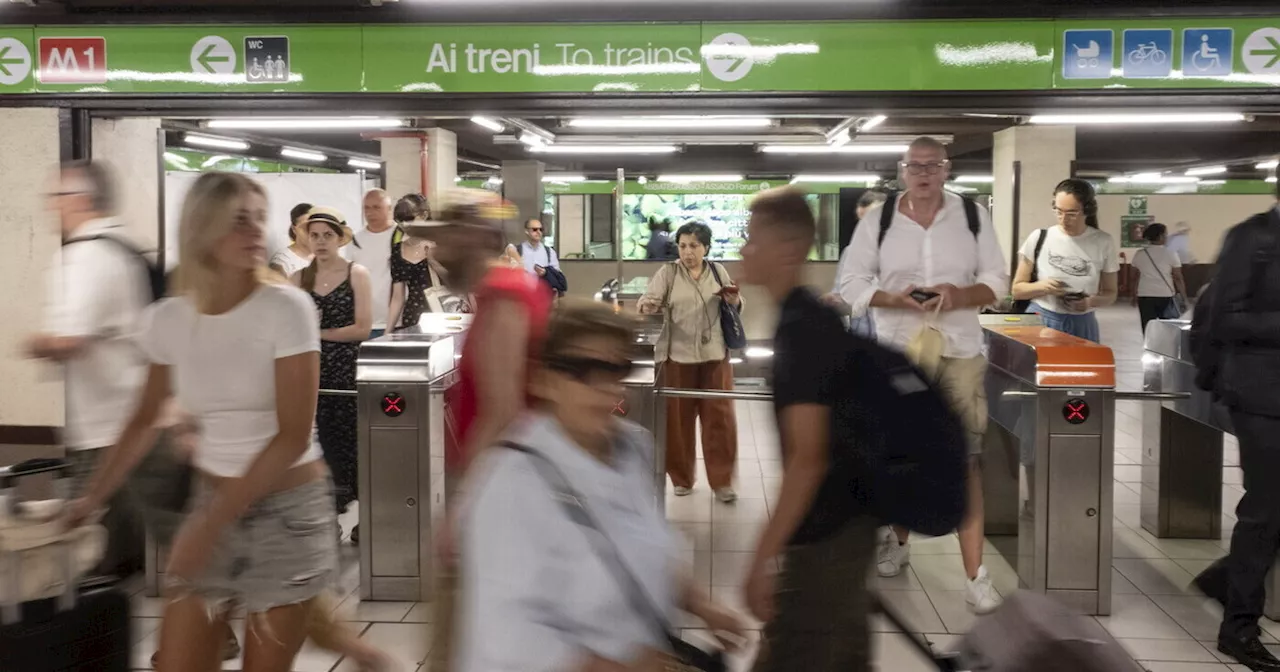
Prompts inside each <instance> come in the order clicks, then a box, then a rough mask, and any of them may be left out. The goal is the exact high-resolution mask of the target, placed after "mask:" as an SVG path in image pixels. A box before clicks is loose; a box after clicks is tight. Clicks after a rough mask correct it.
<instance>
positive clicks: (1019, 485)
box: [983, 315, 1115, 615]
mask: <svg viewBox="0 0 1280 672" xmlns="http://www.w3.org/2000/svg"><path fill="white" fill-rule="evenodd" d="M1037 322H1038V320H1035V319H1033V318H1031V317H1029V316H1004V315H993V316H984V318H983V323H984V326H985V327H986V329H985V335H986V349H987V356H988V360H989V362H990V365H989V367H988V369H987V377H986V392H987V397H988V404H989V409H990V410H989V415H990V423H989V426H988V429H987V434H986V440H985V444H984V463H985V465H986V467H985V468H984V470H983V478H984V490H985V492H986V495H987V498H986V511H987V517H988V519H989V520H991V522H992V524H991V528H990V529H988V531H987V536H988V538H989V539H990V540H991V541H992V543H993V544H994V545H995V546H996V548H997V549H999V550H1000V552H1001V554H1002V555H1004V556H1005V558H1006V559H1007V560H1008V561H1009V564H1010V565H1012V566H1013V567H1014V568H1015V569H1016V570H1017V573H1018V581H1019V584H1020V586H1021V587H1022V588H1024V589H1028V590H1033V591H1036V592H1039V593H1044V594H1048V595H1050V596H1052V597H1054V598H1057V599H1058V600H1060V601H1062V602H1063V603H1064V604H1067V605H1069V606H1071V607H1072V608H1074V609H1076V610H1078V611H1079V612H1081V613H1084V614H1091V615H1106V614H1109V613H1110V612H1111V543H1112V540H1111V532H1112V525H1113V523H1112V485H1113V462H1114V460H1113V459H1112V456H1113V446H1114V433H1113V426H1112V422H1113V412H1114V407H1115V360H1114V358H1113V356H1112V353H1111V350H1110V349H1109V348H1106V347H1103V346H1101V345H1097V344H1095V343H1090V342H1088V341H1084V340H1082V339H1078V338H1075V337H1073V336H1068V335H1066V334H1063V333H1061V332H1058V331H1054V330H1052V329H1047V328H1044V327H1042V326H1039V325H1038V323H1037Z"/></svg>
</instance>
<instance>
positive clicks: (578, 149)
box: [529, 144, 680, 154]
mask: <svg viewBox="0 0 1280 672" xmlns="http://www.w3.org/2000/svg"><path fill="white" fill-rule="evenodd" d="M529 151H530V152H535V153H539V154H673V153H675V152H678V151H680V148H679V147H676V146H675V145H573V144H569V145H542V146H538V147H530V148H529Z"/></svg>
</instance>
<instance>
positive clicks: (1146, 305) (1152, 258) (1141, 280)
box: [1133, 224, 1187, 334]
mask: <svg viewBox="0 0 1280 672" xmlns="http://www.w3.org/2000/svg"><path fill="white" fill-rule="evenodd" d="M1142 237H1143V238H1144V239H1146V241H1147V246H1146V247H1144V248H1142V249H1141V250H1138V252H1137V253H1136V254H1134V255H1133V270H1135V271H1137V272H1138V274H1139V275H1138V291H1137V292H1135V293H1134V295H1133V304H1134V305H1136V306H1137V307H1138V316H1139V319H1140V320H1142V333H1143V334H1146V333H1147V323H1148V322H1150V321H1151V320H1161V319H1163V320H1174V319H1177V318H1178V317H1179V316H1181V314H1182V311H1181V310H1179V308H1180V306H1179V305H1178V300H1179V299H1182V301H1183V302H1185V301H1186V296H1187V284H1186V282H1185V281H1184V280H1183V278H1182V260H1180V259H1179V258H1178V255H1177V253H1175V252H1174V251H1173V250H1171V249H1169V247H1168V245H1167V243H1168V242H1169V228H1168V227H1166V226H1165V225H1164V224H1151V225H1149V226H1147V228H1146V229H1145V230H1143V232H1142Z"/></svg>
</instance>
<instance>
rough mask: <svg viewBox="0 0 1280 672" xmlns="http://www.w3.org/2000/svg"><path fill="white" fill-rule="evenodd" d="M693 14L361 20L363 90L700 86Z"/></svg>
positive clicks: (688, 88)
mask: <svg viewBox="0 0 1280 672" xmlns="http://www.w3.org/2000/svg"><path fill="white" fill-rule="evenodd" d="M701 35H702V31H701V29H700V27H699V25H698V24H639V23H638V24H608V25H573V24H551V25H536V24H530V25H517V26H436V25H430V26H427V25H408V26H404V25H400V26H366V27H365V29H364V67H365V90H367V91H376V92H397V93H446V92H447V93H455V92H467V93H473V92H494V91H502V92H513V93H533V92H572V93H590V92H602V93H629V92H643V91H697V90H698V88H699V83H700V81H701V71H702V68H701V65H700V61H699V57H698V48H699V46H700V39H701Z"/></svg>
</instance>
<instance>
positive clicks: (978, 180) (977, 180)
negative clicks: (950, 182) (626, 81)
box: [956, 175, 996, 184]
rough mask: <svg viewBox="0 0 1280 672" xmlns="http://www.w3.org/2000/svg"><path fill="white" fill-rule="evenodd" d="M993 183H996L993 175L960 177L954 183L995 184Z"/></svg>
mask: <svg viewBox="0 0 1280 672" xmlns="http://www.w3.org/2000/svg"><path fill="white" fill-rule="evenodd" d="M995 181H996V178H995V176H993V175H961V176H959V177H957V178H956V182H963V183H969V184H983V183H987V182H995Z"/></svg>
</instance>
